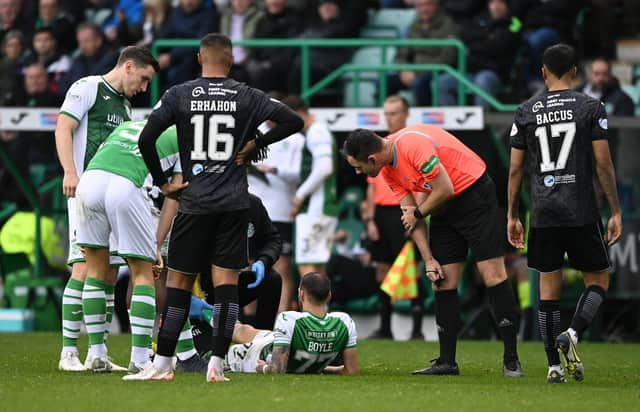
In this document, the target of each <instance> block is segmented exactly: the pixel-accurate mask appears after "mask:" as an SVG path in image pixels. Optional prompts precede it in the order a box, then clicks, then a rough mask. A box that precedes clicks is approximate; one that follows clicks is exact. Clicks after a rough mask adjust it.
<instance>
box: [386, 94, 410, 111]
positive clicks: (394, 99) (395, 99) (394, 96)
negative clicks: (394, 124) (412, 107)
mask: <svg viewBox="0 0 640 412" xmlns="http://www.w3.org/2000/svg"><path fill="white" fill-rule="evenodd" d="M384 102H385V103H387V102H400V104H401V105H402V110H404V111H405V112H408V111H409V101H408V100H407V98H406V97H404V96H403V95H401V94H392V95H391V96H389V97H387V98H386V99H385V101H384Z"/></svg>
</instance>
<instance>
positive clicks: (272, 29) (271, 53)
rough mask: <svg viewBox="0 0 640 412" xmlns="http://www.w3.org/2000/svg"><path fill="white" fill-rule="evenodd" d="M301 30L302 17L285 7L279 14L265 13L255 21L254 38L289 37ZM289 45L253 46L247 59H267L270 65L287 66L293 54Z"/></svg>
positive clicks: (294, 35) (293, 51)
mask: <svg viewBox="0 0 640 412" xmlns="http://www.w3.org/2000/svg"><path fill="white" fill-rule="evenodd" d="M301 31H302V19H301V17H300V15H298V13H296V11H295V10H294V9H291V8H285V9H284V11H283V12H282V13H280V14H269V13H265V14H264V16H262V18H261V19H260V20H259V21H258V22H257V24H256V29H255V31H254V33H253V37H254V38H255V39H289V38H292V37H297V36H298V35H299V34H300V33H301ZM295 52H296V51H295V49H293V48H291V47H265V48H258V47H254V48H252V49H250V52H249V56H248V57H247V60H258V61H268V62H269V63H270V65H271V66H275V67H283V68H288V67H289V66H290V64H291V60H292V59H293V56H294V55H295Z"/></svg>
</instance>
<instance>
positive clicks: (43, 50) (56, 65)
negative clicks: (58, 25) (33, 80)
mask: <svg viewBox="0 0 640 412" xmlns="http://www.w3.org/2000/svg"><path fill="white" fill-rule="evenodd" d="M32 43H33V53H32V54H31V55H30V56H28V57H27V58H26V60H25V65H30V64H33V63H40V64H41V65H43V66H44V67H46V68H47V72H48V73H49V79H50V80H51V83H50V85H49V87H50V90H51V91H52V92H54V93H57V91H58V87H59V85H58V82H59V81H60V79H61V78H62V76H63V75H64V74H65V73H67V72H68V71H69V68H70V67H71V58H70V57H69V56H68V55H66V54H64V53H62V52H61V51H59V50H58V41H57V40H56V38H55V36H54V35H53V30H52V29H51V28H50V27H41V28H39V29H37V30H36V31H35V33H34V35H33V41H32Z"/></svg>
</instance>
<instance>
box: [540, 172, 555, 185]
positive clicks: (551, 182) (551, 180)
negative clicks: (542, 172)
mask: <svg viewBox="0 0 640 412" xmlns="http://www.w3.org/2000/svg"><path fill="white" fill-rule="evenodd" d="M543 181H544V185H545V186H546V187H551V186H553V185H554V184H555V183H556V179H555V178H554V177H553V176H551V175H546V176H545V177H544V179H543Z"/></svg>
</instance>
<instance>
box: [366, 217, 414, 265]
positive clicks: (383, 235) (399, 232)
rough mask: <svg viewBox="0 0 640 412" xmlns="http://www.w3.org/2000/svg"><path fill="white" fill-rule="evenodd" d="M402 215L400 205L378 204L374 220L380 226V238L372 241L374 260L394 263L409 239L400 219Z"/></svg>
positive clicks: (372, 257)
mask: <svg viewBox="0 0 640 412" xmlns="http://www.w3.org/2000/svg"><path fill="white" fill-rule="evenodd" d="M401 217H402V210H400V206H376V213H375V216H374V218H373V220H374V222H375V223H376V226H377V227H378V234H379V235H380V238H379V239H378V240H377V241H375V242H371V246H370V247H369V249H370V252H371V260H373V261H374V262H380V263H389V264H392V263H393V262H394V261H395V260H396V257H398V253H400V250H402V246H403V245H404V243H405V241H406V240H407V238H406V237H405V235H404V228H403V227H402V220H400V218H401Z"/></svg>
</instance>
